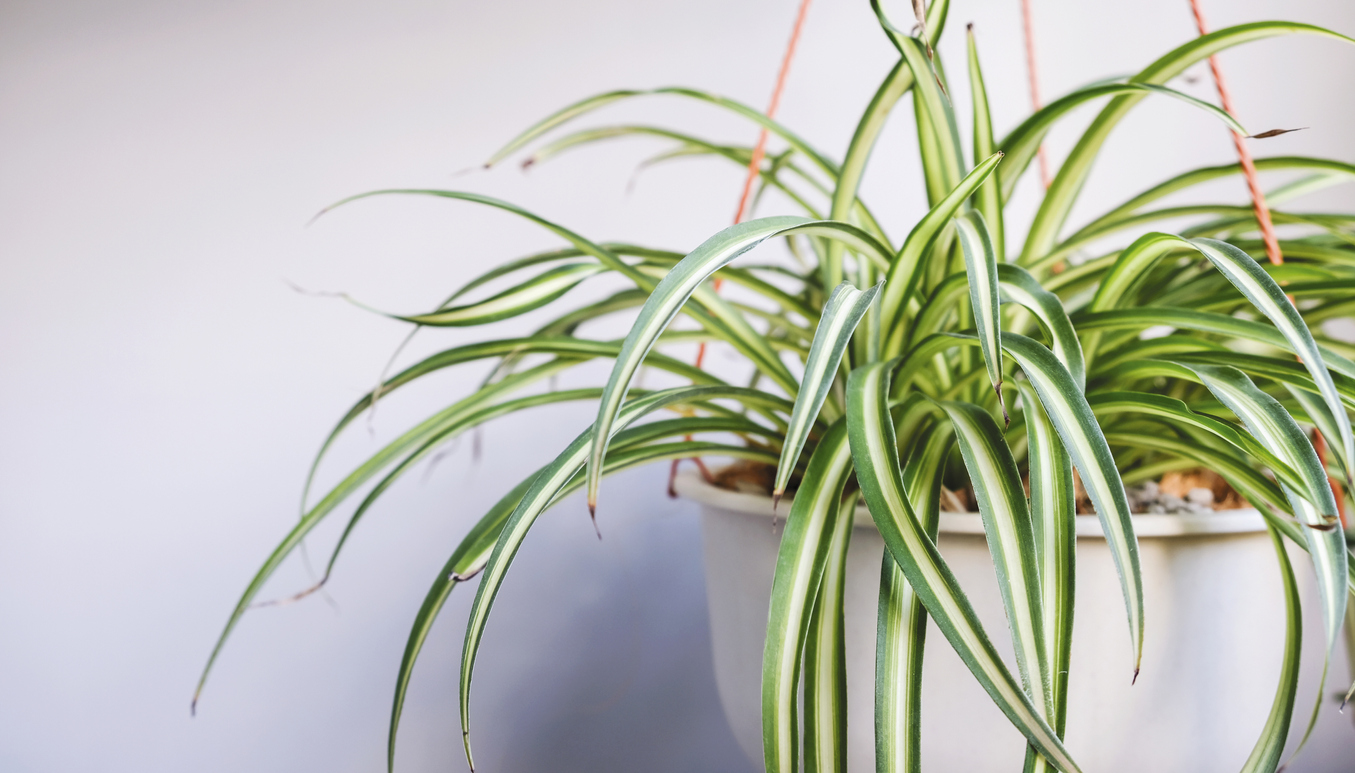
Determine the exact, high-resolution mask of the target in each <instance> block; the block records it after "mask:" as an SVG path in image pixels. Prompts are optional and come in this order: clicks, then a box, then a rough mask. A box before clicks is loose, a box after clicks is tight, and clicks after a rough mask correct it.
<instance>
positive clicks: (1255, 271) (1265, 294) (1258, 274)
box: [1191, 239, 1355, 622]
mask: <svg viewBox="0 0 1355 773" xmlns="http://www.w3.org/2000/svg"><path fill="white" fill-rule="evenodd" d="M1191 244H1193V245H1195V247H1196V249H1198V250H1199V251H1200V253H1201V254H1203V255H1204V256H1205V257H1206V258H1208V259H1209V262H1211V263H1213V264H1214V267H1215V268H1217V269H1218V270H1219V271H1221V272H1223V275H1224V276H1226V277H1228V281H1229V282H1232V283H1233V286H1234V287H1236V288H1237V289H1238V290H1239V291H1240V292H1241V293H1242V294H1243V295H1244V296H1246V298H1247V300H1249V301H1251V303H1252V305H1253V306H1255V307H1256V310H1257V311H1259V312H1261V313H1262V314H1264V315H1266V317H1267V318H1269V319H1270V321H1271V322H1273V323H1274V324H1275V327H1277V328H1279V330H1280V333H1281V334H1282V335H1284V337H1285V338H1286V339H1287V340H1288V341H1289V343H1290V346H1291V347H1292V349H1293V351H1294V352H1295V353H1296V354H1298V356H1299V359H1300V360H1302V361H1303V365H1304V367H1305V368H1307V370H1308V373H1309V374H1310V375H1312V377H1313V383H1314V384H1316V385H1317V391H1318V393H1319V394H1321V395H1322V398H1323V400H1325V401H1326V403H1327V407H1328V408H1329V409H1331V411H1332V415H1333V416H1334V418H1335V419H1336V426H1337V429H1338V430H1339V431H1340V434H1339V435H1338V436H1337V438H1334V439H1333V440H1339V442H1340V443H1341V448H1342V453H1343V456H1344V458H1345V459H1347V460H1355V434H1352V432H1351V427H1350V416H1349V415H1347V414H1346V412H1345V409H1344V408H1342V406H1341V397H1340V395H1339V394H1338V393H1337V391H1336V384H1335V383H1334V382H1333V381H1332V377H1331V373H1330V372H1328V371H1327V367H1326V365H1325V364H1324V363H1323V360H1322V352H1321V351H1320V350H1319V349H1318V348H1317V342H1316V341H1314V340H1313V334H1312V333H1311V332H1309V330H1308V326H1307V325H1306V324H1304V322H1303V317H1302V316H1300V315H1299V312H1298V310H1297V309H1295V308H1294V305H1293V304H1292V303H1290V302H1289V299H1288V298H1286V297H1284V290H1282V289H1280V286H1279V285H1277V284H1275V280H1273V279H1271V278H1270V275H1269V274H1267V273H1266V272H1265V269H1263V268H1261V266H1260V265H1259V264H1258V263H1257V262H1256V261H1255V260H1253V259H1252V257H1251V256H1250V255H1248V254H1247V253H1245V252H1243V251H1242V250H1239V249H1238V248H1236V247H1234V246H1233V245H1231V244H1228V243H1227V242H1221V241H1215V240H1214V239H1195V240H1193V241H1192V242H1191ZM1346 480H1348V481H1355V468H1352V467H1347V468H1346ZM1338 622H1339V621H1338Z"/></svg>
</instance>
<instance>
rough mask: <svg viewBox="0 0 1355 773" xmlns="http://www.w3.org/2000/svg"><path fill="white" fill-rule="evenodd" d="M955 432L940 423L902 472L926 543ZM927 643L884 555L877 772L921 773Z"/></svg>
mask: <svg viewBox="0 0 1355 773" xmlns="http://www.w3.org/2000/svg"><path fill="white" fill-rule="evenodd" d="M953 432H954V431H953V430H952V429H951V428H950V425H949V424H946V423H941V424H938V425H937V426H935V427H933V428H931V429H930V431H923V432H922V433H921V434H920V439H919V442H917V443H915V444H914V448H915V449H916V450H915V451H914V452H913V453H912V454H910V455H909V457H908V462H907V464H905V465H904V468H903V487H904V490H905V491H906V492H907V495H908V501H909V502H911V503H912V505H913V512H914V514H915V515H916V517H917V519H918V522H919V523H920V524H921V526H922V531H923V533H925V534H926V535H927V538H928V539H930V540H932V541H933V542H935V541H936V532H937V527H938V526H939V525H940V521H941V507H940V494H941V474H942V472H943V471H944V463H945V461H946V459H947V458H948V456H949V453H948V452H949V451H950V444H951V443H952V442H953ZM926 641H927V609H926V607H924V606H923V605H922V599H920V598H918V595H917V594H916V593H915V592H913V588H912V586H910V585H909V584H908V579H907V578H906V577H905V576H904V574H903V570H902V569H900V568H899V565H898V562H896V561H895V560H894V556H893V555H892V554H891V553H890V552H889V551H888V550H886V551H884V555H883V556H882V557H881V562H880V600H879V604H878V608H877V618H876V627H875V770H876V773H920V771H921V770H922V658H923V654H924V650H925V645H926Z"/></svg>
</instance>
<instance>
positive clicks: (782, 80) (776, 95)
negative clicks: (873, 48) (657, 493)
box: [668, 0, 810, 497]
mask: <svg viewBox="0 0 1355 773" xmlns="http://www.w3.org/2000/svg"><path fill="white" fill-rule="evenodd" d="M809 3H810V0H800V10H799V12H798V13H796V15H795V26H794V27H793V28H792V29H791V31H790V41H789V42H788V43H787V44H786V53H785V55H784V56H782V57H781V69H780V70H779V71H778V72H777V74H776V86H774V87H773V88H772V98H771V101H770V102H768V103H767V112H766V116H767V118H769V119H771V118H775V117H776V110H777V108H779V107H780V106H781V93H782V92H784V91H785V90H786V76H787V75H789V74H790V63H791V60H792V59H794V58H795V47H796V46H797V45H798V44H799V42H800V33H801V32H802V31H804V26H805V17H806V16H808V15H809ZM767 137H768V131H767V127H765V126H764V127H762V131H760V132H758V136H757V144H756V145H754V146H753V156H752V158H750V159H749V160H748V174H747V175H746V176H745V177H744V180H743V193H742V194H740V196H739V208H738V209H737V210H735V212H734V225H738V224H739V223H742V222H743V219H744V217H746V216H747V215H748V203H749V201H750V200H751V199H752V195H753V183H754V182H755V181H756V180H757V178H758V174H759V173H760V172H761V171H762V161H763V159H764V158H766V157H767ZM713 284H714V286H715V291H716V292H719V291H720V286H721V285H723V284H724V280H722V279H721V278H720V277H718V276H717V277H715V281H714V283H713ZM705 361H706V342H705V341H702V342H701V343H700V344H698V345H697V347H696V359H695V361H694V364H695V365H696V367H698V368H700V367H701V366H702V365H703V364H704V363H705ZM687 439H688V440H691V437H690V436H688V438H687ZM692 461H693V462H695V463H696V466H697V468H698V469H699V470H701V475H702V476H704V477H705V479H706V481H707V482H709V481H711V480H713V478H712V476H711V474H710V470H708V469H706V465H705V463H704V462H702V461H701V460H700V459H699V458H696V457H693V458H692ZM681 463H682V460H681V459H674V460H673V466H672V468H671V469H670V470H669V473H668V496H670V497H676V496H677V491H676V490H674V488H673V481H674V480H675V479H676V478H677V471H678V465H679V464H681Z"/></svg>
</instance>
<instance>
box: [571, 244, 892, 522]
mask: <svg viewBox="0 0 1355 773" xmlns="http://www.w3.org/2000/svg"><path fill="white" fill-rule="evenodd" d="M794 234H802V235H805V236H817V237H821V238H825V239H834V240H840V241H843V242H845V243H846V244H847V245H848V246H849V247H851V248H852V249H853V250H855V251H856V252H858V253H861V254H862V255H865V256H868V257H872V258H874V259H875V260H877V261H881V262H882V263H883V262H885V261H888V259H889V248H887V247H885V246H884V245H882V244H880V242H879V241H878V240H877V239H875V237H873V236H871V235H870V234H869V233H867V232H865V231H863V230H861V229H860V228H857V227H856V226H853V225H850V224H847V223H839V222H836V221H832V220H808V219H805V218H802V217H767V218H761V219H759V220H750V221H748V222H746V223H740V224H738V225H735V226H730V227H729V228H726V229H725V230H723V231H721V232H719V233H717V234H716V235H714V236H712V237H711V238H709V239H707V240H706V241H705V242H703V243H702V244H701V245H700V246H699V247H697V248H696V249H695V250H693V251H692V252H691V253H690V254H689V255H687V257H685V258H683V259H682V260H681V261H679V262H678V264H677V265H676V266H674V267H673V269H672V270H671V271H669V272H668V274H667V276H665V277H664V278H663V281H661V282H660V283H659V285H658V286H657V287H655V288H654V292H653V293H652V294H650V296H649V300H647V301H645V305H644V307H643V308H642V309H641V310H640V316H639V318H638V319H636V321H635V324H634V325H633V326H632V327H631V329H630V333H629V334H627V335H626V340H625V341H624V342H623V343H622V344H621V352H620V353H619V354H618V355H617V357H616V364H615V365H614V366H613V368H612V373H611V376H610V377H609V378H608V379H607V385H606V387H605V388H604V389H603V393H602V399H601V400H600V401H599V404H598V414H597V421H596V422H595V423H594V426H595V427H597V434H596V435H595V436H594V438H593V446H592V449H591V451H590V454H589V458H588V507H589V509H590V510H591V509H595V508H596V507H597V495H598V483H599V481H600V479H601V472H602V465H601V462H602V457H603V454H604V453H605V452H606V450H607V442H608V440H609V438H610V434H611V433H610V430H611V425H612V421H613V420H614V419H615V417H616V413H617V411H618V410H620V407H621V403H622V402H623V401H624V400H625V398H626V392H627V391H628V390H629V389H630V384H631V380H632V379H633V378H634V377H635V373H636V371H638V370H639V368H640V365H641V364H642V363H643V362H644V360H645V357H646V356H647V355H648V354H649V350H650V349H651V348H653V346H654V343H655V342H656V341H657V340H658V338H659V336H660V335H661V334H662V333H663V331H664V329H666V328H667V327H668V324H669V323H670V322H672V320H673V317H675V316H677V314H678V312H679V311H681V310H682V307H683V305H684V304H686V302H687V299H688V298H690V297H691V296H692V294H693V293H695V292H697V290H698V288H700V287H701V285H702V283H704V282H705V281H706V279H708V278H709V277H710V276H711V274H714V273H715V272H716V271H718V270H719V269H720V268H721V267H723V266H725V265H728V264H729V263H730V262H731V261H733V260H734V259H735V258H737V257H739V256H740V255H742V254H744V253H745V252H748V251H749V250H751V249H753V248H754V247H756V246H758V245H759V244H761V243H763V242H765V241H767V240H768V239H772V238H775V237H778V236H791V235H794ZM709 295H710V296H711V297H710V299H708V300H707V301H706V302H707V303H708V304H713V305H718V301H719V299H718V298H715V297H714V294H713V293H710V294H709ZM763 343H764V346H765V345H766V344H765V342H763ZM767 348H768V350H769V351H770V346H768V347H767ZM773 357H774V355H773ZM776 362H777V364H779V360H778V361H776ZM766 375H767V376H769V377H771V378H772V380H773V381H775V382H776V383H777V385H778V386H780V387H781V388H782V389H784V390H786V391H787V392H795V391H796V389H797V385H796V383H795V379H794V377H793V376H791V374H790V371H789V370H787V369H786V367H785V366H784V365H780V367H779V368H778V369H775V370H772V371H771V372H767V373H766Z"/></svg>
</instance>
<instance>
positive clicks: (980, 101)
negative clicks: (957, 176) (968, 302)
mask: <svg viewBox="0 0 1355 773" xmlns="http://www.w3.org/2000/svg"><path fill="white" fill-rule="evenodd" d="M966 31H967V33H968V42H969V92H970V96H971V101H972V103H973V106H974V158H976V159H977V158H988V157H989V156H991V155H993V153H994V152H995V151H997V143H996V142H994V140H993V117H992V114H991V113H990V112H989V110H988V88H987V87H986V86H985V85H984V83H983V70H982V68H980V67H979V49H978V44H977V43H976V42H975V40H974V25H973V24H970V25H969V26H968V27H966ZM1002 202H1003V196H1002V188H1001V187H1000V185H999V182H998V180H995V179H991V178H990V179H989V180H988V181H987V182H985V183H984V184H983V185H981V186H979V190H978V192H977V193H975V194H974V208H975V209H977V210H978V211H979V212H980V213H982V215H983V220H984V222H985V223H987V224H988V230H989V233H990V234H991V236H992V239H993V252H994V253H995V254H996V255H997V260H998V262H999V263H1002V262H1005V261H1006V255H1007V247H1006V241H1005V235H1004V234H1005V227H1004V225H1003V217H1002Z"/></svg>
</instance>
